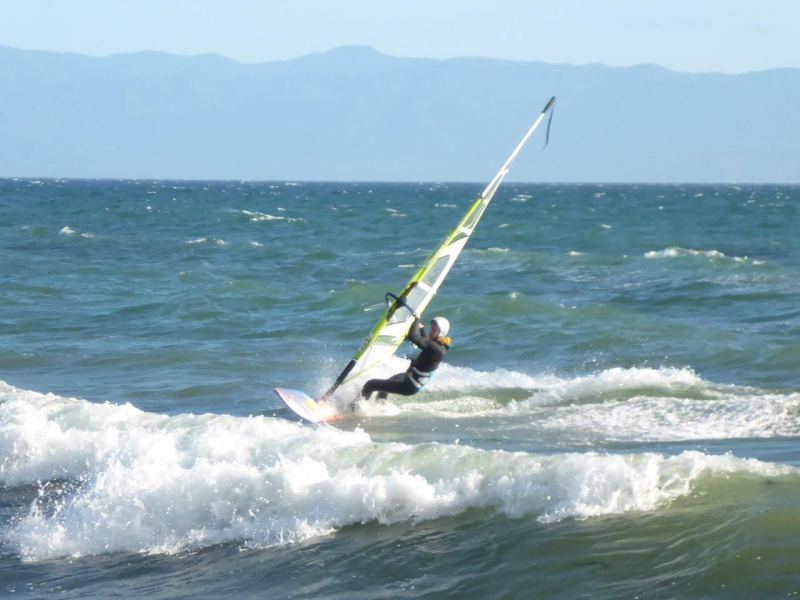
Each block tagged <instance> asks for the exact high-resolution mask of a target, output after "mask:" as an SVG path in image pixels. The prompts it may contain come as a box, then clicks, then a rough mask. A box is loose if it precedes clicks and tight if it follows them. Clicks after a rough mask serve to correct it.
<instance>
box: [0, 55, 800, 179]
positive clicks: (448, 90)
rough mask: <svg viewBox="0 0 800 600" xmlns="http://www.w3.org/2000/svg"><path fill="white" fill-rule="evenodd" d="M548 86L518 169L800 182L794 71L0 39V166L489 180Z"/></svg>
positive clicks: (81, 173) (81, 171) (15, 172)
mask: <svg viewBox="0 0 800 600" xmlns="http://www.w3.org/2000/svg"><path fill="white" fill-rule="evenodd" d="M551 95H555V96H557V97H558V101H557V105H556V112H555V116H554V120H553V129H552V134H551V141H550V145H549V147H548V148H547V150H546V151H545V152H539V148H540V147H541V145H542V142H543V139H544V138H543V135H542V134H541V133H539V134H537V138H535V139H534V140H533V141H532V143H531V145H530V147H529V148H528V149H527V150H526V152H525V153H524V154H523V155H522V156H521V157H520V159H519V160H518V161H517V163H516V164H515V165H514V168H513V170H512V172H511V175H510V177H509V179H512V180H517V181H562V182H563V181H576V182H578V181H592V182H609V181H616V182H789V183H797V182H800V69H776V70H770V71H761V72H753V73H746V74H742V75H722V74H713V73H708V74H687V73H677V72H673V71H669V70H666V69H663V68H661V67H657V66H652V65H641V66H636V67H629V68H616V67H608V66H603V65H598V64H595V65H585V66H574V65H553V64H545V63H541V62H512V61H503V60H489V59H483V58H456V59H450V60H430V59H411V58H397V57H392V56H386V55H384V54H381V53H379V52H376V51H375V50H373V49H371V48H366V47H341V48H337V49H335V50H331V51H329V52H324V53H320V54H312V55H309V56H304V57H301V58H297V59H293V60H287V61H281V62H270V63H263V64H256V65H245V64H241V63H237V62H235V61H233V60H229V59H226V58H222V57H220V56H216V55H203V56H195V57H181V56H173V55H169V54H161V53H154V52H141V53H135V54H124V55H115V56H110V57H105V58H95V57H88V56H81V55H76V54H58V53H51V52H39V51H27V50H16V49H12V48H7V47H2V46H0V176H4V177H9V176H37V177H47V176H50V177H97V178H116V177H135V178H173V179H264V180H289V179H292V180H373V181H374V180H380V181H478V182H482V181H486V180H487V179H488V178H490V177H491V176H492V175H493V174H494V172H495V171H496V170H497V168H498V167H499V165H500V164H501V163H502V162H503V160H504V159H505V157H506V155H507V154H508V153H509V152H510V150H511V149H512V148H513V147H514V145H515V144H516V143H517V141H518V140H519V138H520V136H521V135H522V134H523V133H524V131H525V130H526V128H527V127H528V125H529V124H530V123H531V122H532V120H533V119H534V117H535V116H536V114H537V113H538V112H539V110H541V108H542V107H543V106H544V104H545V103H546V102H547V100H548V98H550V96H551Z"/></svg>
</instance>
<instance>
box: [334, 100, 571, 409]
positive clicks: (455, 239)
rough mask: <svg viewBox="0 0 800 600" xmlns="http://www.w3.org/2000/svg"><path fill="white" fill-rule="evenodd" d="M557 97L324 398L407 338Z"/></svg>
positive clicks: (426, 262) (375, 363)
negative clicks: (412, 326)
mask: <svg viewBox="0 0 800 600" xmlns="http://www.w3.org/2000/svg"><path fill="white" fill-rule="evenodd" d="M555 101H556V99H555V96H554V97H552V98H550V101H549V102H548V103H547V105H546V106H545V107H544V109H542V112H541V113H539V116H538V117H537V118H536V120H535V121H534V123H533V125H531V127H530V129H528V131H527V133H526V134H525V136H524V137H523V138H522V141H520V143H519V144H517V147H516V148H514V151H513V152H512V153H511V155H510V156H509V157H508V159H506V162H505V163H503V166H502V167H500V170H499V171H498V172H497V174H496V175H495V176H494V177H493V178H492V180H491V181H490V182H489V184H488V185H487V186H486V188H485V189H484V190H483V192H481V194H480V195H479V196H478V197H477V198H476V199H475V200H474V201H473V202H472V204H471V205H470V207H469V209H467V212H466V214H465V215H464V216H463V217H462V218H461V220H460V221H459V222H458V225H456V227H455V228H454V229H453V230H452V231H451V232H450V233H449V234H447V236H446V237H445V238H444V240H442V242H441V243H440V244H439V245H438V246H437V247H436V249H435V250H434V251H433V252H431V254H430V256H429V257H428V259H427V260H426V261H425V262H424V263H423V265H422V266H421V267H420V268H419V270H418V271H417V272H416V273H414V276H413V277H412V278H411V280H410V281H409V282H408V283H407V284H406V286H405V287H404V288H403V291H402V292H401V293H400V294H399V295H398V296H395V297H394V298H395V299H394V301H393V302H392V303H391V304H389V305H388V306H387V308H386V310H385V311H384V313H383V315H382V316H381V318H380V320H379V321H378V322H377V323H376V325H375V327H373V329H372V331H371V332H370V334H369V336H367V338H366V339H365V340H364V342H363V343H362V344H361V347H360V348H359V349H358V351H357V352H356V353H355V355H354V356H353V358H352V359H351V360H350V362H348V363H347V366H346V367H345V368H344V370H342V372H341V374H340V375H339V376H338V377H337V378H336V381H335V382H334V384H333V385H332V386H331V387H330V389H328V391H327V392H325V394H324V395H323V396H322V398H321V400H324V399H327V398H329V397H330V396H332V395H333V393H334V392H335V391H336V389H337V388H338V387H339V386H340V385H342V384H343V383H348V382H350V381H353V380H354V379H357V378H358V377H360V376H361V375H363V374H364V373H366V372H367V371H369V370H370V369H372V368H373V367H376V366H377V365H379V364H381V363H382V362H384V361H385V360H387V359H388V358H389V357H391V356H392V355H393V354H394V353H395V352H396V351H397V348H398V347H399V346H400V344H402V343H403V341H404V340H405V338H406V335H407V334H408V330H409V329H410V327H411V325H412V323H413V322H414V317H415V315H417V316H418V315H422V312H423V311H424V310H425V308H426V307H427V306H428V304H430V302H431V300H433V297H434V296H435V295H436V292H437V291H438V290H439V286H441V285H442V282H443V281H444V279H445V277H447V274H448V273H449V272H450V269H451V267H452V266H453V263H455V261H456V259H457V258H458V255H459V254H460V253H461V250H463V249H464V245H465V244H466V243H467V240H468V239H469V237H470V236H471V235H472V232H473V231H475V227H476V226H477V224H478V221H479V220H480V218H481V217H482V216H483V213H484V212H485V211H486V208H487V207H488V206H489V203H490V202H491V201H492V198H493V197H494V194H495V192H496V191H497V188H499V187H500V184H501V183H502V182H503V179H504V178H505V176H506V175H507V174H508V170H509V168H510V167H511V163H513V162H514V159H515V158H517V155H518V154H519V153H520V151H522V148H523V147H524V146H525V144H526V142H527V141H528V139H529V138H530V137H531V136H532V135H533V132H534V131H536V128H537V127H539V125H540V124H541V122H542V121H543V120H544V118H545V116H546V115H547V113H548V112H549V111H551V109H552V108H553V105H554V104H555ZM548 129H549V127H548ZM548 134H549V131H548Z"/></svg>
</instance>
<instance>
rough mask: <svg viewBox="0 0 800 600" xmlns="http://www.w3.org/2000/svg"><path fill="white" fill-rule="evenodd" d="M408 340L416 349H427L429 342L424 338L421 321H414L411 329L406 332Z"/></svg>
mask: <svg viewBox="0 0 800 600" xmlns="http://www.w3.org/2000/svg"><path fill="white" fill-rule="evenodd" d="M408 340H409V341H410V342H411V343H412V344H414V345H415V346H416V347H417V348H422V349H423V350H425V349H427V348H428V346H429V345H430V343H431V341H430V340H429V339H428V338H427V337H426V336H425V328H424V326H423V325H422V321H420V320H419V319H414V323H413V324H412V325H411V329H409V330H408Z"/></svg>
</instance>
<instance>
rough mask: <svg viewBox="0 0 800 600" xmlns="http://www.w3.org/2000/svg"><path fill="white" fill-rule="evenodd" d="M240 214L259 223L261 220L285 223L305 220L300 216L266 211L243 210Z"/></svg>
mask: <svg viewBox="0 0 800 600" xmlns="http://www.w3.org/2000/svg"><path fill="white" fill-rule="evenodd" d="M278 210H279V211H280V210H282V209H280V208H279V209H278ZM283 210H285V209H283ZM242 214H243V215H245V216H246V217H249V219H250V221H251V222H252V223H259V222H263V221H286V222H287V223H295V222H297V221H305V219H303V218H302V217H284V216H283V215H270V214H268V213H262V212H257V211H251V210H243V211H242Z"/></svg>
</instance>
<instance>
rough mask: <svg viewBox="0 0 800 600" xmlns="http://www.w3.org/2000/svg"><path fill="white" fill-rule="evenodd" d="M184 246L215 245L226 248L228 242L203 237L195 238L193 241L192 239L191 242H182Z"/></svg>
mask: <svg viewBox="0 0 800 600" xmlns="http://www.w3.org/2000/svg"><path fill="white" fill-rule="evenodd" d="M184 244H189V245H196V244H215V245H217V246H227V245H228V242H226V241H225V240H223V239H217V238H205V237H201V238H195V239H193V240H186V241H185V242H184Z"/></svg>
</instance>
